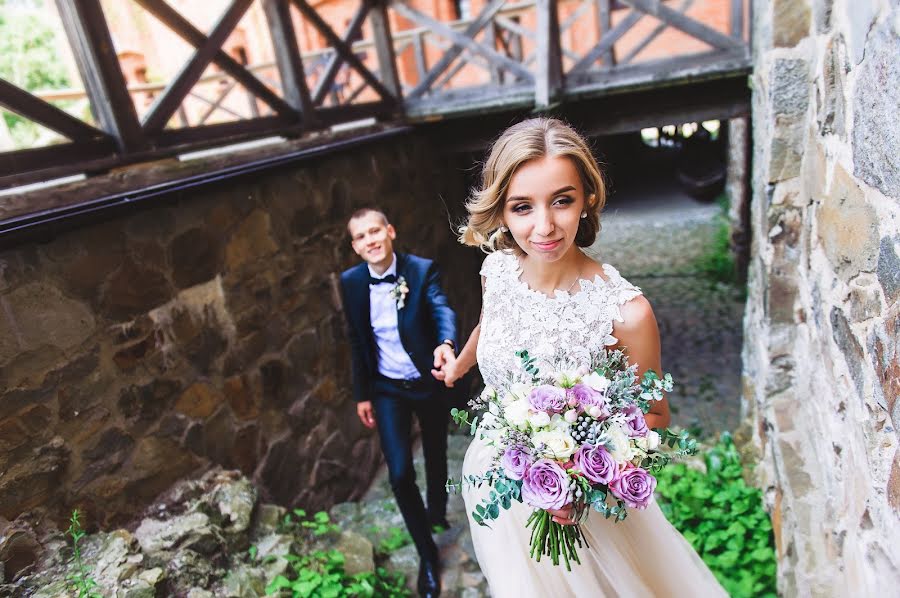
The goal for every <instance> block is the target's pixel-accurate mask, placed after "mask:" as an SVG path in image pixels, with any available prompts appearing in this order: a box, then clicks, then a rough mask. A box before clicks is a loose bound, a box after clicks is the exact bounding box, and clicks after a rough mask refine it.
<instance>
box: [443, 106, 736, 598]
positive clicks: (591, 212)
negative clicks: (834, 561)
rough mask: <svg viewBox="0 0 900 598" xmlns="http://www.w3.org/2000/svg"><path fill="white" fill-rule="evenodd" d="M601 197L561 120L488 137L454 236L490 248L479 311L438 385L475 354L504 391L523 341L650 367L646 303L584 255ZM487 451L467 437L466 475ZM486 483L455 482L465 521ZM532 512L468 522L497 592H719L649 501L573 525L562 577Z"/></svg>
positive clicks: (585, 152) (663, 410)
mask: <svg viewBox="0 0 900 598" xmlns="http://www.w3.org/2000/svg"><path fill="white" fill-rule="evenodd" d="M605 199H606V195H605V187H604V184H603V178H602V175H601V174H600V170H599V168H598V166H597V162H596V161H595V160H594V158H593V156H592V155H591V152H590V149H589V148H588V145H587V143H586V142H585V140H584V139H583V138H582V137H581V136H579V135H578V133H576V132H575V131H574V130H573V129H571V128H570V127H569V126H567V125H566V124H564V123H563V122H561V121H559V120H555V119H550V118H535V119H531V120H527V121H524V122H520V123H518V124H516V125H514V126H512V127H510V128H509V129H507V130H506V131H505V132H504V133H503V134H502V135H501V136H500V137H499V138H498V139H497V141H496V142H495V143H494V145H493V147H492V149H491V151H490V155H489V157H488V159H487V162H486V163H485V165H484V170H483V173H482V185H481V188H480V189H478V190H477V191H476V192H475V193H474V194H473V196H472V198H471V199H470V200H469V202H468V203H467V208H468V211H469V219H468V223H467V225H466V226H465V227H464V228H463V229H462V234H461V238H460V240H461V241H462V242H463V243H465V244H467V245H472V246H475V247H480V248H482V249H483V250H484V251H486V252H487V253H488V256H487V258H485V260H484V265H483V266H482V269H481V283H482V292H483V298H482V312H481V319H480V321H479V324H478V325H477V326H476V327H475V329H474V330H473V331H472V334H471V336H470V337H469V340H468V342H467V343H466V345H465V347H464V348H463V350H462V351H461V353H460V355H459V356H458V357H457V360H456V361H455V362H453V363H450V364H448V365H446V366H445V367H444V368H443V371H442V372H439V373H438V377H439V378H441V379H443V380H444V383H445V384H447V385H448V386H452V385H453V383H454V382H455V381H456V380H458V378H459V377H460V376H462V375H463V374H464V373H465V372H466V371H468V370H469V369H470V368H471V367H472V366H473V365H475V363H476V361H477V363H478V366H479V369H480V370H481V374H482V376H483V378H484V380H485V383H486V384H488V385H490V386H494V387H502V386H504V385H506V384H508V383H509V382H510V381H514V380H515V379H516V377H517V375H518V372H520V371H521V368H520V365H519V362H518V359H517V358H516V356H515V352H516V351H517V350H521V349H527V350H528V351H529V353H530V354H531V355H532V356H533V357H536V358H538V359H539V360H557V359H567V360H569V361H570V362H572V363H576V364H578V363H581V364H583V363H590V361H589V359H590V356H591V355H592V354H596V353H598V352H599V351H601V350H602V349H604V348H622V349H624V350H625V351H626V352H627V354H628V357H629V359H630V361H631V362H632V363H637V364H638V369H639V373H640V374H643V372H644V371H646V370H647V369H653V370H655V371H657V372H659V371H661V367H660V344H659V331H658V329H657V325H656V319H655V318H654V316H653V310H652V309H651V307H650V303H649V302H648V301H647V300H646V299H645V298H644V296H643V295H642V294H641V291H640V289H638V288H637V287H635V286H634V285H632V284H630V283H629V282H628V281H626V280H625V279H624V278H622V277H621V276H620V275H619V273H618V272H617V271H616V269H615V268H613V267H612V266H609V265H606V264H604V265H601V264H599V263H597V262H595V261H594V260H592V259H591V258H589V257H588V256H587V255H585V253H584V252H583V250H582V248H584V247H587V246H589V245H591V244H592V243H593V242H594V240H595V238H596V236H597V232H598V230H599V228H600V220H599V214H600V210H601V209H602V208H603V205H604V202H605ZM646 419H647V425H648V426H650V427H665V426H666V425H668V423H669V406H668V403H667V402H666V401H665V400H664V401H660V402H658V403H656V404H655V405H654V407H653V409H652V410H651V411H650V413H648V414H647V416H646ZM492 455H493V449H491V448H490V447H488V446H487V445H486V444H485V442H484V441H483V440H481V439H477V438H476V439H475V440H473V442H472V444H471V445H470V446H469V449H468V451H467V453H466V457H465V461H464V463H463V472H462V473H463V475H464V476H466V475H470V474H475V473H478V472H481V471H484V470H485V469H487V467H488V466H489V464H490V460H491V457H492ZM484 491H487V488H486V487H482V488H481V489H477V488H472V487H467V486H464V488H463V497H464V499H465V502H466V510H467V512H468V513H470V517H471V512H472V510H473V508H474V506H475V505H476V504H478V502H479V500H480V494H479V493H480V492H484ZM551 513H553V515H554V521H557V522H558V523H562V524H572V523H573V521H572V519H571V517H572V512H571V508H564V509H562V510H559V511H551ZM529 514H530V508H528V507H526V506H525V505H522V504H519V503H514V504H513V508H512V509H510V510H509V511H506V512H504V513H503V514H502V515H501V516H500V518H499V519H498V520H496V521H493V522H491V527H490V528H487V527H482V526H479V525H477V524H475V523H474V522H473V521H470V528H471V531H472V540H473V543H474V546H475V552H476V554H477V556H478V562H479V564H480V565H481V569H482V571H483V572H484V574H485V576H486V577H487V580H488V583H489V584H490V588H491V595H492V596H493V597H494V598H505V597H510V598H550V597H555V596H559V597H568V596H579V597H581V596H591V597H596V596H629V597H644V596H646V597H659V596H676V595H681V594H685V593H687V594H688V595H691V596H726V594H725V592H724V590H723V589H722V588H721V586H719V584H718V582H717V581H716V579H715V578H714V576H713V575H712V573H711V572H710V571H709V569H708V568H707V567H706V565H705V564H704V563H703V561H702V560H701V559H700V557H699V556H698V555H697V554H696V553H695V552H694V550H693V549H692V548H691V546H690V545H689V544H688V543H687V541H686V540H685V539H684V538H683V537H682V536H681V535H680V534H679V533H678V531H677V530H676V529H675V528H673V527H672V526H671V525H670V524H669V522H668V521H667V520H666V519H665V517H664V516H663V514H662V511H660V509H659V507H658V505H656V503H652V504H651V505H650V506H649V507H648V508H647V509H645V510H643V511H633V512H631V513H630V514H629V516H628V518H627V519H625V520H624V521H622V522H619V523H613V522H612V521H610V520H607V519H604V518H603V516H602V515H600V514H599V513H595V512H592V513H591V514H590V515H589V516H588V519H587V521H586V522H585V523H583V524H582V528H583V531H584V534H585V536H586V538H587V540H588V543H589V545H590V549H587V550H583V551H582V552H583V554H582V555H581V558H582V564H581V565H580V566H578V565H576V566H574V568H573V570H572V571H571V572H567V571H566V570H565V568H563V567H554V566H553V565H551V564H550V563H549V562H548V561H547V560H546V559H545V560H543V561H542V562H540V563H538V562H536V561H534V560H532V559H531V557H530V556H529V554H528V546H529V531H528V529H527V528H526V527H525V520H526V519H527V517H528V515H529Z"/></svg>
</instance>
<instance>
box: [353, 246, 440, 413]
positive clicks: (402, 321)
mask: <svg viewBox="0 0 900 598" xmlns="http://www.w3.org/2000/svg"><path fill="white" fill-rule="evenodd" d="M396 255H397V276H398V278H399V277H400V276H402V277H403V278H404V279H406V284H407V286H408V287H409V293H408V294H407V295H406V300H405V302H404V306H403V309H400V310H398V311H397V327H398V328H399V332H400V341H401V342H402V343H403V348H404V349H406V352H407V354H408V355H409V357H410V359H412V362H413V364H414V365H415V366H416V369H418V370H419V374H420V375H421V377H422V380H424V381H426V382H429V384H431V385H433V387H434V389H435V390H437V389H438V388H443V384H441V383H439V382H438V381H437V380H435V379H434V377H433V376H432V375H431V370H432V368H433V367H434V349H435V347H437V346H438V345H439V344H440V343H441V342H443V341H444V340H446V339H450V340H452V341H453V343H454V344H456V314H455V313H454V312H453V309H451V308H450V304H449V303H448V302H447V296H446V295H444V291H443V289H442V288H441V281H440V274H439V272H438V269H437V266H436V265H435V264H434V262H433V261H431V260H428V259H425V258H421V257H417V256H415V255H410V254H405V253H399V252H398V253H397V254H396ZM341 294H342V297H343V302H344V314H345V315H346V317H347V325H348V334H349V337H350V349H351V355H352V360H353V399H354V400H355V401H357V402H361V401H371V400H372V399H373V398H374V396H373V389H374V383H375V377H376V376H377V375H378V349H377V347H376V346H375V336H374V334H373V332H372V321H371V316H370V311H369V310H370V306H369V268H368V264H367V263H366V262H363V263H361V264H358V265H356V266H353V267H352V268H350V269H348V270H345V271H344V272H342V273H341Z"/></svg>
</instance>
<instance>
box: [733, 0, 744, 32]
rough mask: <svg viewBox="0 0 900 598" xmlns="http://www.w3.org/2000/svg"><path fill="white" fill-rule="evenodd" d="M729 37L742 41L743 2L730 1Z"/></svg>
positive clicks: (740, 0) (741, 0)
mask: <svg viewBox="0 0 900 598" xmlns="http://www.w3.org/2000/svg"><path fill="white" fill-rule="evenodd" d="M731 37H733V38H735V39H739V40H741V41H743V40H744V0H731Z"/></svg>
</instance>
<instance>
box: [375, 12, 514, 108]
mask: <svg viewBox="0 0 900 598" xmlns="http://www.w3.org/2000/svg"><path fill="white" fill-rule="evenodd" d="M505 2H506V0H491V2H489V3H488V4H487V5H486V6H485V7H484V8H483V9H482V10H481V13H480V14H479V15H478V17H476V18H475V20H474V21H472V23H471V24H469V26H468V27H466V29H465V31H464V32H463V35H464V36H466V37H469V38H473V37H475V36H476V35H478V32H479V31H481V30H482V29H484V27H485V25H487V24H488V23H490V21H491V19H492V18H493V17H494V15H495V14H497V12H498V11H499V10H500V9H501V8H503V4H504V3H505ZM392 6H393V7H394V10H397V9H398V7H401V6H403V4H401V3H399V2H398V3H395V4H393V5H392ZM462 51H463V46H462V45H459V44H454V45H453V46H451V47H450V49H449V50H447V51H446V52H444V54H443V56H441V58H440V60H438V61H437V63H436V64H435V65H434V66H433V67H432V68H431V70H430V71H428V74H427V75H426V76H425V78H424V79H422V80H421V81H419V82H418V83H417V84H416V86H415V87H413V88H412V90H410V91H409V93H407V94H406V97H407V99H410V98H417V97H419V96H422V95H424V94H425V92H426V91H428V88H430V87H431V86H432V84H434V82H435V81H437V80H438V78H439V77H440V76H441V75H442V74H443V73H444V71H446V70H447V69H448V68H449V67H450V64H451V63H452V62H453V61H454V60H456V57H457V56H459V55H460V54H461V53H462Z"/></svg>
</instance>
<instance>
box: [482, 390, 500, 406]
mask: <svg viewBox="0 0 900 598" xmlns="http://www.w3.org/2000/svg"><path fill="white" fill-rule="evenodd" d="M480 398H481V400H482V401H483V402H485V403H490V402H491V401H493V400H494V399H496V398H497V391H496V390H494V388H492V387H490V386H485V387H484V390H482V391H481V397H480Z"/></svg>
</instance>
